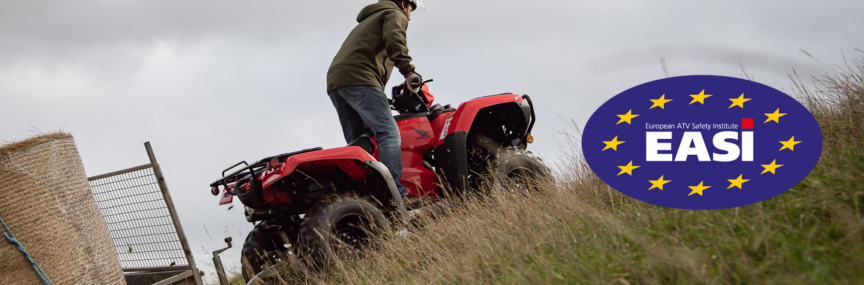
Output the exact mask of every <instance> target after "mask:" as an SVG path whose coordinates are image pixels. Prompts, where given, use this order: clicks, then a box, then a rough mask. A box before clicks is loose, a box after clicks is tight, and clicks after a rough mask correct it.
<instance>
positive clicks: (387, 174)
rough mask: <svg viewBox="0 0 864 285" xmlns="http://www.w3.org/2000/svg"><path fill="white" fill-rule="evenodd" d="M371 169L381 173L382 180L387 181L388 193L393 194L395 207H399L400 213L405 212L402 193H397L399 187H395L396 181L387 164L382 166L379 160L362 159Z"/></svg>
mask: <svg viewBox="0 0 864 285" xmlns="http://www.w3.org/2000/svg"><path fill="white" fill-rule="evenodd" d="M363 162H364V163H366V165H369V167H372V169H375V170H376V171H378V173H381V176H382V177H384V181H386V182H387V188H390V194H391V195H393V201H394V202H396V207H397V208H398V209H399V212H400V213H403V214H405V213H406V211H405V204H403V203H402V195H399V188H396V181H395V180H393V176H392V175H390V170H389V169H387V166H384V164H383V163H381V162H380V161H374V160H366V161H363Z"/></svg>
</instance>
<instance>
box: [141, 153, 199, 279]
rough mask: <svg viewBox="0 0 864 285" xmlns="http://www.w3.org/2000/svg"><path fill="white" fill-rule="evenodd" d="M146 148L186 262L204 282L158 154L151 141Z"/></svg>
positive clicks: (194, 274)
mask: <svg viewBox="0 0 864 285" xmlns="http://www.w3.org/2000/svg"><path fill="white" fill-rule="evenodd" d="M144 148H146V149H147V156H148V157H150V164H152V165H153V174H154V175H156V181H157V183H158V184H159V190H161V192H162V197H163V198H164V199H165V204H167V206H168V212H169V213H170V214H171V219H172V220H174V228H175V230H177V235H178V236H179V238H180V244H181V245H182V246H183V253H185V254H186V262H187V263H188V264H189V266H190V267H191V269H192V276H194V278H195V283H197V284H199V285H201V284H204V283H203V282H202V281H201V272H200V271H199V270H198V267H197V266H196V265H195V258H194V257H193V256H192V250H191V249H190V248H189V242H188V241H187V240H186V233H184V232H183V226H182V225H180V218H179V217H178V216H177V210H175V209H174V201H173V200H171V194H170V193H168V186H167V184H165V177H164V176H162V169H161V168H159V163H157V162H156V155H155V154H153V148H151V147H150V142H149V141H148V142H145V143H144Z"/></svg>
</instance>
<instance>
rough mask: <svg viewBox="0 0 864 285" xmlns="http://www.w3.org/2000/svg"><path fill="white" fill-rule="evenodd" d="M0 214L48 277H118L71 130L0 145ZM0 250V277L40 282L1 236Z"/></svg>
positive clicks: (60, 280) (99, 280) (82, 280)
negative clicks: (66, 132) (70, 133)
mask: <svg viewBox="0 0 864 285" xmlns="http://www.w3.org/2000/svg"><path fill="white" fill-rule="evenodd" d="M0 218H3V221H5V222H6V225H7V226H9V229H10V230H11V231H12V232H13V233H14V234H15V236H16V237H17V239H18V240H19V241H20V242H21V244H22V245H23V246H24V248H25V249H26V250H27V251H28V252H29V253H30V255H31V256H32V257H33V260H35V261H36V262H38V263H39V265H40V266H41V267H42V270H43V271H45V273H46V274H47V275H48V277H49V278H50V279H51V281H52V282H54V284H124V283H125V280H124V278H123V272H122V270H121V269H120V262H119V261H118V260H117V253H116V252H115V249H114V245H113V243H112V241H111V236H110V234H109V233H108V226H107V225H106V224H105V219H104V218H103V217H102V214H101V212H100V211H99V208H98V207H97V205H96V200H95V199H94V198H93V193H92V192H90V185H89V184H88V182H87V175H86V174H85V172H84V165H83V164H82V162H81V157H80V155H79V154H78V149H77V148H76V147H75V141H74V140H73V139H72V136H71V135H69V134H65V133H54V134H48V135H42V136H38V137H34V138H30V139H27V140H23V141H20V142H17V143H12V144H8V145H5V146H2V147H0ZM0 231H5V229H3V228H2V226H0ZM0 257H2V260H0V272H2V274H0V284H41V283H42V282H41V281H40V280H39V277H38V276H37V275H36V272H35V271H34V270H33V268H32V267H31V266H30V263H29V262H28V261H27V259H26V258H25V257H24V255H23V254H22V253H21V252H19V251H18V247H16V246H15V245H13V244H12V243H10V242H8V241H6V239H5V238H0Z"/></svg>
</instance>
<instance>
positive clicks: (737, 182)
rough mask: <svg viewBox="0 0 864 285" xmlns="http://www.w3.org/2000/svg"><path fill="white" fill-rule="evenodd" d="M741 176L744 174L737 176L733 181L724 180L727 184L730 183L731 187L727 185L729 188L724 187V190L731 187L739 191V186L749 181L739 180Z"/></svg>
mask: <svg viewBox="0 0 864 285" xmlns="http://www.w3.org/2000/svg"><path fill="white" fill-rule="evenodd" d="M742 176H744V174H741V175H738V178H735V179H726V180H729V182H732V185H729V187H726V189H729V188H732V187H738V189H741V184H744V182H747V181H750V179H741V177H742Z"/></svg>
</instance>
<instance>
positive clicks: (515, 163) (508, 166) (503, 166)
mask: <svg viewBox="0 0 864 285" xmlns="http://www.w3.org/2000/svg"><path fill="white" fill-rule="evenodd" d="M492 169H494V173H493V176H494V178H495V180H496V181H499V182H501V181H506V180H510V181H511V182H513V183H514V184H516V186H517V187H519V188H521V187H524V186H529V187H531V186H530V185H526V183H527V182H529V181H531V180H534V179H537V178H541V177H547V176H549V175H550V171H549V168H547V167H546V165H545V164H544V163H543V160H542V159H540V158H539V157H537V156H535V155H534V154H533V153H531V152H530V151H527V150H524V149H517V148H512V147H508V148H504V149H501V150H500V151H499V152H498V156H497V157H496V158H495V160H494V161H492ZM532 188H533V189H534V190H537V189H536V185H535V186H533V187H532Z"/></svg>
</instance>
